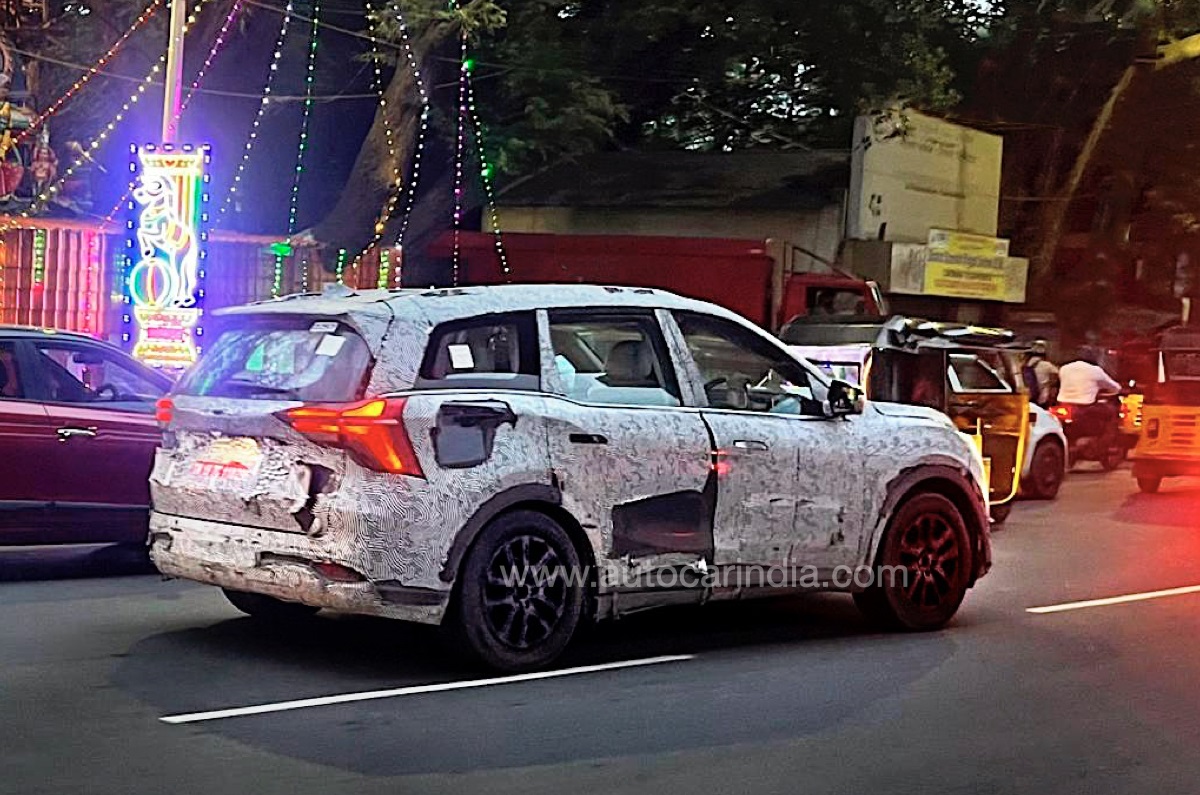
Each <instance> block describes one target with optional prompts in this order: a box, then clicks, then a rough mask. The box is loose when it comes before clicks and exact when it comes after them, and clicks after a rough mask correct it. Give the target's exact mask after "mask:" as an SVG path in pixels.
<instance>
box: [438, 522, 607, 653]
mask: <svg viewBox="0 0 1200 795" xmlns="http://www.w3.org/2000/svg"><path fill="white" fill-rule="evenodd" d="M514 571H515V572H519V573H521V574H524V575H525V576H523V577H521V579H522V580H524V581H523V582H514V581H513V580H512V573H513V572H514ZM536 573H540V574H542V575H543V578H542V579H541V581H535V580H533V579H532V578H531V575H533V574H536ZM547 574H549V575H553V576H550V577H549V578H548V579H546V578H545V575H547ZM582 574H583V570H582V568H581V566H580V560H579V553H578V552H577V551H576V549H575V545H574V543H572V541H571V539H570V537H569V536H568V535H567V533H566V531H564V530H563V528H562V527H561V526H560V525H559V524H558V523H557V522H555V521H554V520H553V519H551V518H550V517H549V516H546V515H545V514H543V513H538V512H537V511H513V512H512V513H508V514H504V515H502V516H500V517H498V518H497V519H494V520H493V521H492V522H491V523H489V524H488V525H487V526H486V527H485V528H484V529H483V531H482V532H481V533H480V535H479V537H478V538H477V539H476V540H475V543H474V544H472V546H471V549H470V551H469V552H468V553H467V556H466V559H465V560H464V561H463V566H462V569H461V571H460V572H459V580H458V585H457V588H456V590H455V595H454V599H453V602H452V605H451V612H450V615H448V616H447V619H448V620H447V622H446V624H445V627H446V630H447V631H448V632H449V634H450V636H451V641H452V642H453V644H454V645H455V646H456V647H457V648H458V649H459V650H460V651H462V652H465V653H466V654H467V655H469V656H470V657H472V658H474V659H475V660H477V661H479V662H481V663H483V664H484V665H486V666H487V667H489V668H493V669H496V670H500V671H509V672H519V671H529V670H534V669H537V668H541V667H543V666H546V665H548V664H550V663H551V662H553V661H554V660H555V659H556V658H557V657H558V656H559V655H560V654H562V652H563V650H564V649H566V647H567V644H568V643H569V642H570V641H571V638H572V637H573V636H574V635H575V631H576V630H577V629H578V627H579V624H580V621H581V619H582V616H583V614H584V603H585V597H586V590H587V589H586V586H585V585H584V582H583V578H582ZM564 575H566V576H564Z"/></svg>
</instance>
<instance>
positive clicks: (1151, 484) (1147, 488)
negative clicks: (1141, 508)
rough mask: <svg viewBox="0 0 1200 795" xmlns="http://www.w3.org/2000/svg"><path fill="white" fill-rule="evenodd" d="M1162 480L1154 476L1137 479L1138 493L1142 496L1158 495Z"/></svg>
mask: <svg viewBox="0 0 1200 795" xmlns="http://www.w3.org/2000/svg"><path fill="white" fill-rule="evenodd" d="M1162 482H1163V479H1162V478H1161V477H1157V476H1155V475H1149V476H1143V477H1140V478H1138V479H1137V484H1138V491H1140V492H1141V493H1142V494H1158V490H1159V489H1160V488H1162Z"/></svg>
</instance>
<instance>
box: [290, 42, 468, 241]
mask: <svg viewBox="0 0 1200 795" xmlns="http://www.w3.org/2000/svg"><path fill="white" fill-rule="evenodd" d="M457 31H458V27H457V25H453V24H447V23H435V24H433V25H431V26H430V27H429V28H428V29H426V30H425V31H424V32H423V33H421V34H420V35H419V36H416V37H414V43H413V50H414V52H415V55H416V57H417V59H418V63H419V64H420V65H421V77H422V80H423V83H424V85H425V87H426V90H427V91H429V92H430V94H431V96H432V94H433V87H434V86H436V85H438V82H439V78H440V77H441V76H442V74H444V73H445V72H446V71H447V68H446V63H447V61H446V60H444V59H441V58H437V57H435V56H437V55H438V54H439V51H440V50H441V49H443V47H442V45H443V44H445V43H446V42H447V41H448V40H450V39H451V37H453V36H454V34H456V33H457ZM384 99H385V100H386V103H387V104H386V106H385V107H381V108H379V109H378V110H377V111H376V113H375V119H374V121H373V122H372V123H371V129H370V130H369V131H368V132H367V137H366V140H364V141H363V145H362V148H361V149H359V152H358V157H357V158H356V159H355V161H354V167H353V169H352V170H351V172H350V177H349V179H347V180H346V185H345V187H344V188H342V192H341V195H340V196H339V197H338V200H337V203H336V204H335V205H334V206H333V209H332V210H330V211H329V213H328V214H327V215H326V216H325V217H324V218H323V219H322V220H321V221H320V222H319V223H317V224H316V225H315V226H313V227H312V228H311V229H309V230H306V231H305V232H301V233H300V235H301V236H306V237H308V236H310V237H312V238H314V239H315V240H316V241H317V242H318V243H320V244H323V245H326V246H329V247H330V248H334V249H340V248H344V249H346V250H347V251H349V252H351V256H353V255H354V254H355V253H357V252H360V251H363V250H364V249H365V248H366V247H367V246H369V245H370V243H371V241H372V240H373V239H374V237H375V225H376V223H377V222H378V221H379V216H380V213H381V212H382V211H383V209H384V207H385V206H386V205H387V203H388V199H389V196H390V195H391V193H392V191H393V190H394V189H395V186H394V179H395V177H394V173H395V168H396V165H397V163H396V161H397V160H399V161H400V171H401V175H402V177H403V180H404V185H405V188H404V189H405V190H407V189H408V186H409V184H410V182H411V179H412V165H413V155H414V151H415V148H416V145H417V139H418V136H419V135H420V132H421V113H422V110H423V105H422V103H421V98H420V94H419V92H418V90H417V85H416V80H415V78H414V76H413V71H412V69H411V68H409V65H408V63H407V62H406V61H405V59H404V58H403V57H402V58H401V59H400V62H399V63H398V64H397V66H396V71H395V73H394V74H393V76H392V79H391V81H390V82H389V83H388V86H387V88H386V90H385V91H384ZM387 125H390V126H391V130H392V140H393V151H392V153H389V152H388V145H387V140H388V136H387ZM435 134H437V128H436V127H435V126H434V124H433V123H432V121H431V123H430V127H429V130H428V132H427V135H435ZM442 168H444V164H442V163H438V162H430V160H429V159H425V160H424V161H423V162H422V165H421V172H422V173H421V176H420V179H421V182H422V183H425V182H426V181H427V180H428V182H429V183H432V182H435V181H436V179H437V177H438V176H439V171H440V170H441V169H442ZM423 195H425V191H424V190H421V189H420V186H418V197H417V199H418V202H420V201H422V198H421V197H422V196H423ZM405 206H406V199H405V198H403V197H402V198H401V199H400V201H399V202H398V203H397V205H396V211H395V214H394V215H393V217H392V218H391V220H390V222H389V223H388V225H387V229H386V230H385V234H384V236H383V238H382V239H383V241H385V242H391V240H392V239H393V238H394V236H395V234H396V232H397V231H398V229H399V226H400V220H401V215H402V213H403V212H404V208H405Z"/></svg>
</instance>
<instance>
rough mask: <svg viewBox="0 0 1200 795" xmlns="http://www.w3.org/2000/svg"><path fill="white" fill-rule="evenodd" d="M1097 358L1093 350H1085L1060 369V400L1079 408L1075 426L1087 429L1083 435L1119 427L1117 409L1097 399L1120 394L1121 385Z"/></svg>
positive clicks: (1098, 433)
mask: <svg viewBox="0 0 1200 795" xmlns="http://www.w3.org/2000/svg"><path fill="white" fill-rule="evenodd" d="M1096 358H1097V357H1096V353H1095V351H1094V350H1091V349H1084V350H1083V351H1081V352H1080V357H1079V359H1078V361H1074V362H1071V363H1070V364H1064V365H1063V366H1062V367H1060V368H1059V370H1058V402H1059V403H1070V404H1071V405H1073V406H1078V407H1079V409H1078V410H1077V411H1076V418H1075V423H1076V426H1077V427H1078V426H1085V427H1087V428H1088V431H1087V432H1086V433H1080V436H1085V435H1086V436H1092V435H1093V434H1095V435H1103V434H1104V433H1106V432H1107V431H1108V430H1109V426H1110V425H1111V426H1113V428H1115V427H1116V426H1115V423H1116V421H1117V410H1116V408H1115V407H1113V406H1110V405H1108V404H1107V403H1097V402H1096V400H1097V399H1098V398H1099V397H1100V396H1101V395H1116V394H1119V393H1120V392H1121V385H1120V384H1118V383H1117V382H1116V381H1114V380H1113V379H1112V377H1111V376H1109V374H1108V373H1106V372H1104V368H1103V367H1100V366H1099V365H1098V364H1096ZM1081 430H1082V429H1081Z"/></svg>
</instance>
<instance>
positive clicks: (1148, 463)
mask: <svg viewBox="0 0 1200 795" xmlns="http://www.w3.org/2000/svg"><path fill="white" fill-rule="evenodd" d="M1155 347H1156V348H1157V351H1156V352H1157V359H1158V368H1157V369H1158V377H1157V379H1156V381H1155V382H1153V383H1149V384H1147V390H1146V396H1145V403H1144V404H1143V406H1142V434H1141V437H1140V438H1139V440H1138V443H1137V446H1136V447H1135V448H1134V450H1133V453H1132V454H1131V458H1132V459H1133V476H1134V477H1135V478H1136V479H1137V484H1138V488H1139V489H1141V491H1143V492H1144V493H1146V494H1154V493H1155V492H1157V491H1158V490H1159V488H1160V487H1161V486H1162V481H1163V479H1164V478H1169V477H1179V476H1183V475H1200V433H1198V431H1200V329H1196V328H1193V327H1189V326H1179V327H1176V328H1170V329H1167V330H1165V331H1163V332H1162V333H1161V335H1160V336H1159V338H1158V342H1157V343H1156V346H1155Z"/></svg>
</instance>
